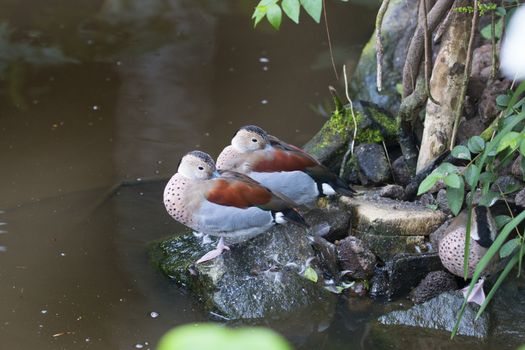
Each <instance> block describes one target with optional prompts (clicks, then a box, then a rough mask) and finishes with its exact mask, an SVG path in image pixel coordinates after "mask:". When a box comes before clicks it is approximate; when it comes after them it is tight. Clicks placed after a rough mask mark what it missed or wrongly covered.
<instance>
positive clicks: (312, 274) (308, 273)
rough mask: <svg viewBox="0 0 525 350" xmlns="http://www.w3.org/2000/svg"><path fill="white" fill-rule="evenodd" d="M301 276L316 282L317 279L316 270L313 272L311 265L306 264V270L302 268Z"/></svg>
mask: <svg viewBox="0 0 525 350" xmlns="http://www.w3.org/2000/svg"><path fill="white" fill-rule="evenodd" d="M303 276H304V278H306V279H307V280H309V281H312V282H314V283H317V280H318V277H317V272H315V270H314V269H313V268H312V267H311V266H308V267H307V268H306V270H304V275H303Z"/></svg>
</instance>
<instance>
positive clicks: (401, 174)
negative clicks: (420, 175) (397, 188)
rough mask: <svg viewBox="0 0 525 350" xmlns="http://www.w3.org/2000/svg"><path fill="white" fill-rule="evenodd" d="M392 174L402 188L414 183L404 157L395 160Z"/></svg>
mask: <svg viewBox="0 0 525 350" xmlns="http://www.w3.org/2000/svg"><path fill="white" fill-rule="evenodd" d="M392 172H393V173H394V181H395V182H396V183H397V184H399V185H401V186H406V185H408V184H409V183H410V181H412V177H413V174H412V173H411V172H410V168H409V167H408V165H407V163H406V161H405V158H404V157H403V156H401V157H399V158H397V159H396V160H394V162H393V163H392Z"/></svg>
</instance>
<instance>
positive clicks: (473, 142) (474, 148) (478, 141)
mask: <svg viewBox="0 0 525 350" xmlns="http://www.w3.org/2000/svg"><path fill="white" fill-rule="evenodd" d="M467 146H468V148H469V150H470V151H471V152H472V153H480V152H481V151H483V149H484V148H485V141H483V139H482V138H481V137H479V136H472V137H471V138H470V139H469V140H468V142H467Z"/></svg>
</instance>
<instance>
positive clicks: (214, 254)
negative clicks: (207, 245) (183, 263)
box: [196, 237, 230, 264]
mask: <svg viewBox="0 0 525 350" xmlns="http://www.w3.org/2000/svg"><path fill="white" fill-rule="evenodd" d="M225 250H230V247H228V246H227V245H225V244H224V239H223V238H222V237H221V238H220V239H219V243H217V247H216V248H215V249H213V250H210V251H209V252H207V253H206V254H204V255H203V256H202V257H201V258H200V259H199V260H197V262H196V263H197V264H200V263H203V262H205V261H210V260H213V259H215V258H216V257H218V256H220V255H221V254H222V252H223V251H225Z"/></svg>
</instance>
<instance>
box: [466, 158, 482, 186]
mask: <svg viewBox="0 0 525 350" xmlns="http://www.w3.org/2000/svg"><path fill="white" fill-rule="evenodd" d="M478 174H479V168H478V166H477V165H476V164H470V165H469V166H468V167H467V170H465V174H464V176H465V181H466V182H467V183H468V184H469V186H470V187H474V186H476V184H475V182H476V176H477V175H478Z"/></svg>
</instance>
